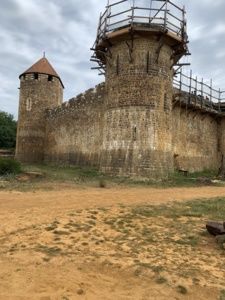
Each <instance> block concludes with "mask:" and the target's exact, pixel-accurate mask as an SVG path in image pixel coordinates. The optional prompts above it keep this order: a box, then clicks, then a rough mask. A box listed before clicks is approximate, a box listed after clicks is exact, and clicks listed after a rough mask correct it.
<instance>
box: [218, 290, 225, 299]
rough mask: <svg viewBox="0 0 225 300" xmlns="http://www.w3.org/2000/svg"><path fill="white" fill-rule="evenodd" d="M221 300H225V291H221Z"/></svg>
mask: <svg viewBox="0 0 225 300" xmlns="http://www.w3.org/2000/svg"><path fill="white" fill-rule="evenodd" d="M219 300H225V290H222V291H220V298H219Z"/></svg>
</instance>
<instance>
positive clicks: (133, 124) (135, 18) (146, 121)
mask: <svg viewBox="0 0 225 300" xmlns="http://www.w3.org/2000/svg"><path fill="white" fill-rule="evenodd" d="M136 2H137V3H140V2H138V1H133V5H132V6H131V5H130V1H127V0H124V1H117V2H115V1H114V3H111V4H110V3H109V4H108V5H107V7H106V11H105V12H104V14H103V15H101V16H100V21H99V26H98V30H97V39H96V41H95V44H94V47H93V50H94V55H93V57H92V60H93V61H95V62H97V63H98V67H97V68H98V69H99V70H100V73H104V74H105V76H106V101H105V105H106V106H105V115H104V122H105V128H104V136H103V146H102V154H101V155H102V156H101V170H102V171H104V172H109V173H114V174H118V175H132V176H137V177H138V176H141V177H147V178H150V177H154V178H156V177H157V176H158V177H160V178H162V177H165V176H167V175H168V174H169V173H170V172H172V170H173V153H172V152H173V151H172V93H173V86H172V79H173V67H174V66H175V65H177V64H178V63H179V60H180V59H181V57H182V56H183V55H186V54H188V48H187V43H188V38H187V33H186V20H185V10H184V8H180V7H178V6H177V5H175V4H174V3H173V2H172V1H170V0H165V1H160V0H159V1H158V0H157V1H156V0H151V1H149V6H148V7H138V6H135V3H136Z"/></svg>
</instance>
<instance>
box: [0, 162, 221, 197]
mask: <svg viewBox="0 0 225 300" xmlns="http://www.w3.org/2000/svg"><path fill="white" fill-rule="evenodd" d="M22 171H23V172H39V173H41V174H43V177H42V178H36V179H32V180H28V181H25V182H23V181H18V180H17V179H16V176H15V175H13V176H12V175H10V176H4V177H2V178H0V181H1V179H2V180H4V184H3V183H1V184H0V189H8V190H20V191H24V192H26V191H30V190H34V191H35V190H38V189H44V190H53V189H54V188H55V184H74V185H79V186H81V187H88V186H94V187H98V188H106V187H112V186H129V187H137V186H140V187H155V188H168V187H195V186H201V185H202V184H200V183H199V182H198V180H197V179H198V178H199V177H207V178H216V173H215V172H213V171H203V172H198V173H192V174H188V175H187V176H184V175H182V174H181V173H178V172H175V173H173V174H171V175H170V176H169V177H168V178H167V179H164V180H146V179H132V178H128V177H117V176H110V175H106V174H102V173H101V172H99V171H98V170H97V169H96V168H94V167H79V166H63V165H57V166H56V165H47V164H42V165H27V164H25V165H22ZM220 185H221V184H220Z"/></svg>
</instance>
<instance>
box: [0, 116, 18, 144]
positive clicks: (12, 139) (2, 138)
mask: <svg viewBox="0 0 225 300" xmlns="http://www.w3.org/2000/svg"><path fill="white" fill-rule="evenodd" d="M16 126H17V123H16V121H15V120H14V119H13V115H11V114H8V113H6V112H4V111H0V148H14V147H15V145H16Z"/></svg>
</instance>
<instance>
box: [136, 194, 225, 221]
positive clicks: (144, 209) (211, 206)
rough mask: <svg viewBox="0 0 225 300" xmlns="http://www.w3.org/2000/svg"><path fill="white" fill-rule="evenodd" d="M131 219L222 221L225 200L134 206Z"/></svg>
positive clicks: (224, 211) (213, 199)
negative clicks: (205, 218)
mask: <svg viewBox="0 0 225 300" xmlns="http://www.w3.org/2000/svg"><path fill="white" fill-rule="evenodd" d="M132 213H133V217H136V218H137V217H138V218H140V217H145V218H151V217H159V216H163V217H167V218H173V219H174V218H180V217H190V218H193V217H195V218H201V217H203V216H204V217H209V218H212V219H219V220H223V218H224V215H225V198H212V199H204V200H194V201H188V202H185V204H184V203H174V204H173V205H159V206H153V205H152V206H151V205H148V206H136V207H135V208H133V209H132Z"/></svg>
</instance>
